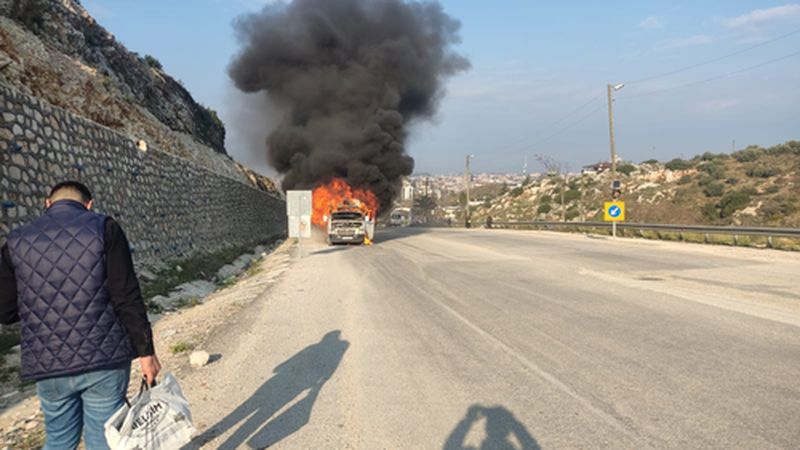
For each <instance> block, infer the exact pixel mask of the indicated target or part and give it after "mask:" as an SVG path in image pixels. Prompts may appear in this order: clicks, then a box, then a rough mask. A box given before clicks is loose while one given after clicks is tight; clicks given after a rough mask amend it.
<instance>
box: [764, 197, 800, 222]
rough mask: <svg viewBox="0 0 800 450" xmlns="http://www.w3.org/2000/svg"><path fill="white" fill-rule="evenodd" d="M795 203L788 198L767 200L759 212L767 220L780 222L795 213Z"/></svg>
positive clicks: (796, 207) (796, 208)
mask: <svg viewBox="0 0 800 450" xmlns="http://www.w3.org/2000/svg"><path fill="white" fill-rule="evenodd" d="M797 210H798V206H797V201H796V200H795V199H793V198H791V197H788V196H778V197H776V198H773V199H770V200H767V201H765V202H764V204H763V205H761V208H760V209H759V211H760V212H761V214H762V215H763V216H764V217H766V218H767V219H768V220H780V219H783V218H785V217H786V216H789V215H791V214H794V213H795V212H797Z"/></svg>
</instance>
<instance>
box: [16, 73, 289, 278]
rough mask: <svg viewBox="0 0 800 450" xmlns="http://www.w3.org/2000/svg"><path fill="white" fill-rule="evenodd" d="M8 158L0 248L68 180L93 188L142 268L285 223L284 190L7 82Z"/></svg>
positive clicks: (256, 237)
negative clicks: (142, 145)
mask: <svg viewBox="0 0 800 450" xmlns="http://www.w3.org/2000/svg"><path fill="white" fill-rule="evenodd" d="M0 164H2V165H1V166H0V202H1V203H0V244H2V243H3V242H5V238H6V236H7V235H8V232H9V231H10V230H11V229H12V228H14V227H16V226H18V225H21V224H23V223H26V222H29V221H31V220H33V219H35V218H36V217H38V216H39V214H41V211H42V209H43V202H44V199H45V197H46V196H47V194H48V193H49V190H50V188H51V187H52V186H53V185H54V184H56V183H58V182H60V181H63V180H68V179H71V180H78V181H81V182H83V183H85V184H86V185H87V186H89V188H90V189H91V190H92V192H93V194H94V197H95V210H96V211H98V212H101V213H104V214H108V215H110V216H112V217H114V218H115V219H116V220H118V221H119V222H120V223H121V225H122V227H123V229H124V230H125V231H126V233H127V235H128V239H129V240H130V242H131V246H132V247H133V250H134V259H135V261H136V263H137V265H138V264H146V265H151V264H157V263H158V262H160V261H164V260H169V259H183V258H188V257H191V256H193V255H195V254H198V253H207V252H213V251H217V250H221V249H224V248H229V247H234V246H242V245H252V244H256V243H258V242H262V241H265V240H267V239H269V238H270V237H272V236H275V235H278V234H281V233H283V232H284V230H285V229H286V228H285V227H286V226H285V220H286V213H285V206H284V202H283V200H282V199H281V198H280V196H279V195H278V194H277V193H276V192H265V191H262V190H258V189H256V188H254V187H252V186H249V185H246V184H243V183H242V182H240V181H238V180H234V179H232V178H227V177H225V176H222V175H218V174H216V173H213V172H210V171H209V170H207V169H205V168H203V167H200V166H197V165H195V164H193V163H191V162H189V161H187V160H184V159H181V158H178V157H175V156H173V155H170V154H168V153H165V152H162V151H159V150H157V149H154V148H152V147H151V148H149V149H148V150H147V151H142V150H139V149H138V148H137V147H136V144H135V143H134V142H133V141H132V140H131V139H130V138H128V137H126V136H123V135H121V134H118V133H116V132H114V131H112V130H110V129H108V128H106V127H103V126H101V125H99V124H97V123H94V122H91V121H89V120H87V119H85V118H82V117H79V116H75V115H73V114H71V113H69V112H66V111H64V110H62V109H60V108H58V107H55V106H52V105H50V104H48V103H46V102H44V101H42V100H39V99H36V98H33V97H29V96H27V95H24V94H21V93H19V92H17V91H16V90H14V89H11V88H9V87H7V86H3V85H0Z"/></svg>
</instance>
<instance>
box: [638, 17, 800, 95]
mask: <svg viewBox="0 0 800 450" xmlns="http://www.w3.org/2000/svg"><path fill="white" fill-rule="evenodd" d="M798 33H800V29H797V30H794V31H790V32H788V33H786V34H782V35H780V36H777V37H774V38H772V39H769V40H766V41H764V42H760V43H758V44H755V45H751V46H750V47H747V48H743V49H741V50H737V51H735V52H732V53H728V54H726V55H722V56H719V57H717V58H713V59H709V60H707V61H702V62H699V63H695V64H692V65H689V66H685V67H681V68H680V69H675V70H672V71H669V72H665V73H662V74H660V75H653V76H650V77H646V78H640V79H638V80H634V81H629V82H627V83H625V84H627V85H631V84H637V83H642V82H645V81H651V80H657V79H659V78H664V77H668V76H670V75H675V74H676V73H681V72H685V71H687V70H690V69H695V68H697V67H702V66H705V65H708V64H711V63H715V62H717V61H722V60H723V59H727V58H730V57H731V56H736V55H741V54H742V53H746V52H749V51H750V50H754V49H757V48H759V47H763V46H765V45H768V44H771V43H773V42H775V41H779V40H781V39H785V38H787V37H789V36H792V35H795V34H798Z"/></svg>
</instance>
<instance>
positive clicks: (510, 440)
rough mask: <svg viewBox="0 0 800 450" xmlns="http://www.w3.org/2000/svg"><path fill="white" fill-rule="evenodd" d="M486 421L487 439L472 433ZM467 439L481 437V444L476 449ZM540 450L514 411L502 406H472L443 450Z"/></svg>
mask: <svg viewBox="0 0 800 450" xmlns="http://www.w3.org/2000/svg"><path fill="white" fill-rule="evenodd" d="M481 419H485V420H486V430H485V436H484V435H483V433H480V432H472V433H470V431H471V430H472V429H473V428H474V427H475V426H476V424H477V423H478V422H479V421H480V420H481ZM468 435H469V436H470V437H471V436H476V435H481V440H482V441H481V443H480V444H479V445H478V446H477V447H476V446H474V445H471V444H468V443H467V439H468ZM478 449H480V450H540V449H541V447H539V444H538V443H537V442H536V439H534V438H533V436H531V434H530V433H529V432H528V430H527V429H526V428H525V425H523V424H522V423H520V422H519V421H518V420H517V419H516V417H514V414H512V413H511V411H509V410H507V409H505V408H503V407H502V406H493V407H485V406H481V405H477V404H476V405H472V406H470V407H469V409H468V410H467V415H466V416H464V418H463V419H461V421H460V422H459V423H458V425H456V427H455V429H454V430H453V432H452V433H450V436H448V437H447V440H446V441H445V442H444V450H478Z"/></svg>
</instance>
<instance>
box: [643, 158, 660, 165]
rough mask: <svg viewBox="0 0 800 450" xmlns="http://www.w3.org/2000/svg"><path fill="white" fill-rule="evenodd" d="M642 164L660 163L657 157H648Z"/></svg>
mask: <svg viewBox="0 0 800 450" xmlns="http://www.w3.org/2000/svg"><path fill="white" fill-rule="evenodd" d="M642 164H658V160H657V159H648V160H647V161H643V162H642Z"/></svg>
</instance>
